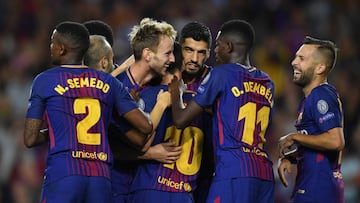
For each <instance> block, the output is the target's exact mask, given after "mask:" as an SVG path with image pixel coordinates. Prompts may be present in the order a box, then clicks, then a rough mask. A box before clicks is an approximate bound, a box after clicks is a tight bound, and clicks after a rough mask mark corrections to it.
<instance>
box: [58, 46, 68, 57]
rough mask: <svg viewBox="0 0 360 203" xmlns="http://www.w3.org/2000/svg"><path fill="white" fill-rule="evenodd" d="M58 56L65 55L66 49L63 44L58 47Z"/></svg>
mask: <svg viewBox="0 0 360 203" xmlns="http://www.w3.org/2000/svg"><path fill="white" fill-rule="evenodd" d="M59 54H60V55H65V54H66V47H65V45H64V44H60V45H59Z"/></svg>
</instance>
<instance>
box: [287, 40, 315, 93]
mask: <svg viewBox="0 0 360 203" xmlns="http://www.w3.org/2000/svg"><path fill="white" fill-rule="evenodd" d="M315 51H316V47H315V46H314V45H302V46H301V47H300V48H299V50H298V51H297V52H296V55H295V58H294V60H293V61H292V62H291V65H292V67H293V69H294V75H293V82H294V83H295V84H297V85H299V86H301V87H305V86H307V85H308V84H310V83H311V81H312V80H313V79H314V77H315V68H316V65H317V63H316V60H315V57H314V55H316V53H315Z"/></svg>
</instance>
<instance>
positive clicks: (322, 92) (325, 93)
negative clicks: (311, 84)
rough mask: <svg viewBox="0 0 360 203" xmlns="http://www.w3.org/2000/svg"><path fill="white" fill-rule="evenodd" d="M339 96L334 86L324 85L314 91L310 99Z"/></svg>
mask: <svg viewBox="0 0 360 203" xmlns="http://www.w3.org/2000/svg"><path fill="white" fill-rule="evenodd" d="M337 95H338V93H337V91H336V89H335V87H334V86H332V85H330V84H328V83H324V84H321V85H319V86H317V87H315V88H314V89H312V90H311V93H310V95H309V97H337Z"/></svg>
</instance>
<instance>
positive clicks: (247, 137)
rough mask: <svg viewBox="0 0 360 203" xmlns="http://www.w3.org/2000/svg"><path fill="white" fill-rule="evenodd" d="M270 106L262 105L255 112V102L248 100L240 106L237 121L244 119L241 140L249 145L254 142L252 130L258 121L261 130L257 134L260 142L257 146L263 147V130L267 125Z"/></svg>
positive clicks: (264, 130)
mask: <svg viewBox="0 0 360 203" xmlns="http://www.w3.org/2000/svg"><path fill="white" fill-rule="evenodd" d="M269 114H270V107H268V106H263V107H261V109H259V111H257V112H256V103H254V102H248V103H246V104H245V105H243V106H241V107H240V110H239V116H238V121H240V120H242V119H245V121H244V132H243V136H242V141H243V142H244V143H247V144H249V145H253V143H254V132H255V127H256V125H257V124H259V123H260V129H261V132H260V134H259V136H260V138H261V140H262V142H261V143H260V144H259V146H258V147H259V148H263V145H264V143H265V142H266V140H265V132H266V129H267V127H268V125H269Z"/></svg>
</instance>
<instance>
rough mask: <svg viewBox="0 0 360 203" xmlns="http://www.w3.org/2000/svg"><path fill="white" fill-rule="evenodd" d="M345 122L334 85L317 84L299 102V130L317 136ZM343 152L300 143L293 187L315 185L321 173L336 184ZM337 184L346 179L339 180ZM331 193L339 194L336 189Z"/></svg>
mask: <svg viewBox="0 0 360 203" xmlns="http://www.w3.org/2000/svg"><path fill="white" fill-rule="evenodd" d="M342 126H343V113H342V105H341V101H340V98H339V95H338V93H337V91H336V89H335V88H334V87H333V86H331V85H329V84H322V85H320V86H318V87H315V88H314V89H313V90H312V91H311V93H310V94H309V95H308V96H307V97H305V98H303V99H302V101H301V103H300V104H299V107H298V116H297V119H296V121H295V127H296V129H297V131H298V132H299V133H303V134H307V135H314V136H316V135H319V134H321V133H324V132H326V131H328V130H330V129H332V128H337V127H342ZM341 154H342V152H341V151H320V150H314V149H310V148H307V147H304V146H300V147H299V149H298V157H297V160H298V161H297V167H298V174H297V177H296V185H295V187H294V191H297V190H298V189H304V188H311V187H312V186H314V184H313V180H317V179H318V178H320V177H322V181H325V180H326V178H328V181H329V185H332V184H334V182H335V181H333V178H335V179H339V178H340V179H341ZM322 174H327V175H326V176H325V175H322ZM338 184H343V183H342V181H338ZM315 186H316V184H315ZM334 191H335V190H334ZM329 195H336V194H335V193H334V192H333V194H330V193H329ZM339 202H340V200H339Z"/></svg>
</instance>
